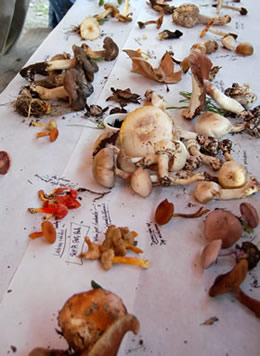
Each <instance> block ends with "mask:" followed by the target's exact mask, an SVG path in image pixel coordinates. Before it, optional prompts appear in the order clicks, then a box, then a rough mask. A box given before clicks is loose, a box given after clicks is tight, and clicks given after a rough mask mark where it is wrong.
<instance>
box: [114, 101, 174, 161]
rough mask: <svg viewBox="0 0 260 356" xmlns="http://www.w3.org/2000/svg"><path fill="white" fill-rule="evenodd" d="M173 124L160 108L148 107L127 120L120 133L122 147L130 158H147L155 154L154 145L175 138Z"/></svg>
mask: <svg viewBox="0 0 260 356" xmlns="http://www.w3.org/2000/svg"><path fill="white" fill-rule="evenodd" d="M172 130H173V122H172V120H171V118H170V117H169V116H168V115H167V113H166V112H164V111H163V110H161V109H160V108H157V107H154V106H151V105H146V106H143V107H141V108H138V109H136V110H134V111H133V112H131V113H130V114H129V115H127V117H126V118H125V120H124V122H123V124H122V126H121V129H120V132H119V138H120V145H121V147H122V148H123V150H124V151H125V154H126V155H127V156H130V157H145V156H146V155H147V154H148V153H154V144H155V143H156V142H158V141H161V140H166V141H171V140H172V138H173V132H172Z"/></svg>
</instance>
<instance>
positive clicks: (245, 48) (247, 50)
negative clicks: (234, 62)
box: [236, 42, 254, 56]
mask: <svg viewBox="0 0 260 356" xmlns="http://www.w3.org/2000/svg"><path fill="white" fill-rule="evenodd" d="M236 53H237V54H241V55H242V56H252V54H253V53H254V47H253V45H252V44H251V43H248V42H242V43H240V44H239V45H238V46H237V47H236Z"/></svg>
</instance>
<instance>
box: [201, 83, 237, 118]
mask: <svg viewBox="0 0 260 356" xmlns="http://www.w3.org/2000/svg"><path fill="white" fill-rule="evenodd" d="M204 87H205V90H206V93H207V94H208V95H209V96H211V97H212V99H214V100H215V102H216V103H217V104H219V106H221V107H222V108H223V109H225V110H227V111H230V112H233V113H235V114H239V113H241V112H242V111H244V107H243V106H242V105H241V104H240V103H239V102H238V101H236V100H235V99H232V98H230V97H228V96H227V95H225V94H224V93H222V92H221V91H220V90H219V89H218V88H217V87H216V86H215V85H213V84H212V83H211V82H210V81H208V80H204Z"/></svg>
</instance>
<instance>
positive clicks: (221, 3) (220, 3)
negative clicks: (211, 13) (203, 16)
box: [217, 0, 223, 14]
mask: <svg viewBox="0 0 260 356" xmlns="http://www.w3.org/2000/svg"><path fill="white" fill-rule="evenodd" d="M222 7H223V0H218V3H217V14H219V13H220V10H221V8H222Z"/></svg>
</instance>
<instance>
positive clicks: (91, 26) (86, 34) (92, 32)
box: [76, 16, 101, 41]
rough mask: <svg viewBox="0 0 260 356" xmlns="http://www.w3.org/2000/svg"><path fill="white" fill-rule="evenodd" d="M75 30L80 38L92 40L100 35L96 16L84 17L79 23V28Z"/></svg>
mask: <svg viewBox="0 0 260 356" xmlns="http://www.w3.org/2000/svg"><path fill="white" fill-rule="evenodd" d="M76 32H79V34H80V37H81V39H83V40H89V41H94V40H95V39H97V38H98V37H99V36H100V35H101V31H100V27H99V23H98V20H97V18H95V17H91V16H89V17H86V18H85V19H84V20H83V21H82V22H81V24H80V25H79V28H78V29H76Z"/></svg>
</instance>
